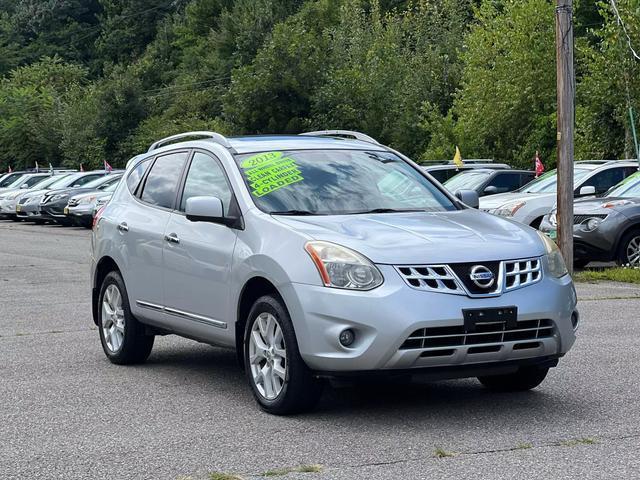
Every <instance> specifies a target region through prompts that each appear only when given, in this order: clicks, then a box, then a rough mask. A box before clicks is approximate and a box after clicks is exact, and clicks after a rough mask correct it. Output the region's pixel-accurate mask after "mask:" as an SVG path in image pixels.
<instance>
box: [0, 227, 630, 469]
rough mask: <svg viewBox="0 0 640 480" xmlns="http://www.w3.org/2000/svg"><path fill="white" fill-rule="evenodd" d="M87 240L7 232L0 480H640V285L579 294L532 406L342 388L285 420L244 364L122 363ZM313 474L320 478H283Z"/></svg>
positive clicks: (192, 351)
mask: <svg viewBox="0 0 640 480" xmlns="http://www.w3.org/2000/svg"><path fill="white" fill-rule="evenodd" d="M89 242H90V234H89V232H88V231H87V230H84V229H75V228H63V227H57V226H32V225H27V224H17V223H13V222H8V221H0V376H1V379H2V381H1V382H0V405H1V408H0V478H2V479H5V478H12V479H13V478H16V479H18V478H19V479H39V478H59V479H75V478H91V479H103V478H104V479H129V478H131V479H186V478H192V479H200V478H202V479H206V478H210V474H211V473H213V472H217V473H218V474H220V475H219V476H218V477H215V476H214V477H212V478H219V479H222V478H224V476H223V475H222V474H223V473H224V474H228V475H234V476H237V477H239V478H242V479H253V478H261V475H262V474H264V473H269V474H270V475H271V476H272V477H273V476H275V477H276V478H284V479H287V480H288V479H292V478H300V479H305V480H316V479H318V480H320V479H352V478H353V479H374V478H375V479H378V478H380V479H414V478H416V479H419V478H424V479H426V478H444V477H449V478H469V479H472V478H473V479H477V478H527V479H537V478H540V479H542V478H545V479H546V478H580V479H591V478H593V479H601V478H622V477H627V478H637V476H639V475H640V473H639V472H640V457H639V456H638V451H639V449H640V354H639V352H640V336H639V334H638V325H639V324H640V319H639V318H638V310H639V307H640V289H638V288H637V287H632V286H622V285H613V284H601V285H579V287H578V289H579V296H580V303H579V308H580V311H581V314H582V325H581V327H580V330H579V338H578V342H577V343H576V345H575V347H574V349H573V350H572V351H571V352H570V353H569V355H568V356H567V357H566V358H564V359H562V360H561V363H560V365H559V367H558V368H556V369H554V370H552V371H551V373H550V374H549V376H548V378H547V380H546V381H545V383H543V385H542V386H541V387H539V388H538V389H536V390H535V391H533V392H527V393H521V394H492V393H488V392H487V391H486V390H484V389H483V388H482V387H481V386H480V384H479V383H478V382H477V381H475V380H464V381H447V382H439V383H431V384H416V385H408V386H403V385H400V386H398V385H390V384H386V385H371V386H366V387H359V388H353V387H347V388H340V389H336V390H328V391H327V392H325V394H324V395H323V398H322V400H321V402H320V405H319V408H318V409H317V411H315V412H313V413H311V414H306V415H301V416H295V417H288V418H281V417H273V416H269V415H266V414H264V413H261V412H260V411H259V410H258V409H257V407H256V405H255V403H254V401H253V398H252V397H251V394H250V391H249V388H248V386H247V385H246V383H245V379H244V377H243V376H242V374H241V372H240V371H239V369H238V368H237V367H236V364H235V357H234V353H233V352H231V351H227V350H223V349H219V348H213V347H211V346H207V345H203V344H198V343H196V342H191V341H188V340H184V339H180V338H176V337H162V338H158V339H157V340H156V344H155V347H154V351H153V353H152V354H151V357H150V358H149V361H148V363H147V364H145V365H142V366H135V367H118V366H114V365H111V364H110V363H109V362H108V361H107V360H106V358H105V356H104V355H103V353H102V350H101V348H100V343H99V340H98V332H97V331H96V329H95V326H94V325H93V323H92V321H91V316H90V289H89V281H88V266H87V258H88V249H89ZM309 465H321V467H318V468H317V470H320V471H319V472H313V473H298V472H293V473H286V471H288V470H290V469H299V468H300V467H304V466H309ZM314 470H316V469H315V468H314ZM228 478H232V477H228Z"/></svg>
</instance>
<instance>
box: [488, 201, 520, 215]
mask: <svg viewBox="0 0 640 480" xmlns="http://www.w3.org/2000/svg"><path fill="white" fill-rule="evenodd" d="M526 204H527V202H512V203H507V204H505V205H502V206H501V207H498V208H496V209H495V210H494V212H493V213H494V214H495V215H500V216H501V217H513V216H514V215H515V214H516V212H517V211H518V210H520V209H521V208H522V207H524V206H525V205H526Z"/></svg>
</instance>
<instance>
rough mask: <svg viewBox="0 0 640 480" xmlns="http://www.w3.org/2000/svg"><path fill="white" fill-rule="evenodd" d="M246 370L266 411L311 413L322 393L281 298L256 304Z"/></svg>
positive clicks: (246, 340)
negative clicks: (299, 347)
mask: <svg viewBox="0 0 640 480" xmlns="http://www.w3.org/2000/svg"><path fill="white" fill-rule="evenodd" d="M244 361H245V365H246V368H245V371H246V374H247V379H248V380H249V385H250V386H251V391H252V392H253V396H254V398H255V399H256V401H257V402H258V405H259V406H260V408H262V410H264V411H265V412H267V413H271V414H274V415H288V414H291V413H299V412H303V411H307V410H310V409H311V408H313V407H314V406H315V404H316V403H317V401H318V399H319V398H320V394H321V392H322V382H321V381H320V380H319V379H316V378H314V377H313V375H312V373H311V371H310V370H309V368H308V367H307V365H306V364H305V363H304V361H303V360H302V357H301V356H300V352H299V350H298V342H297V340H296V335H295V331H294V329H293V324H292V322H291V318H290V317H289V313H288V312H287V310H286V308H285V307H284V305H283V304H282V302H281V300H280V299H279V298H276V297H274V296H271V295H266V296H264V297H260V298H259V299H258V300H256V302H255V303H254V304H253V307H252V308H251V311H250V312H249V316H248V318H247V322H246V328H245V334H244Z"/></svg>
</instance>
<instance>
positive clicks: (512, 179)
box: [487, 172, 520, 193]
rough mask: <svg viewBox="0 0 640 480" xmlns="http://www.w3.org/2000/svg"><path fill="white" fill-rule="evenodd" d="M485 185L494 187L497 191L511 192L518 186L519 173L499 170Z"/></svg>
mask: <svg viewBox="0 0 640 480" xmlns="http://www.w3.org/2000/svg"><path fill="white" fill-rule="evenodd" d="M487 187H496V190H497V192H498V193H503V192H511V191H513V190H515V189H516V188H518V187H520V174H519V173H509V172H501V173H498V174H496V176H495V177H493V180H491V181H490V182H489V184H488V185H487Z"/></svg>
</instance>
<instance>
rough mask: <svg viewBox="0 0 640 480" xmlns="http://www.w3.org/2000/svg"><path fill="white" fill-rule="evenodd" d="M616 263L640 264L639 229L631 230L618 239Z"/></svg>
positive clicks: (634, 265)
mask: <svg viewBox="0 0 640 480" xmlns="http://www.w3.org/2000/svg"><path fill="white" fill-rule="evenodd" d="M616 260H617V263H618V265H630V266H632V267H638V266H640V230H633V231H631V232H629V233H627V234H625V236H624V237H622V240H620V247H619V248H618V258H617V259H616Z"/></svg>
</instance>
